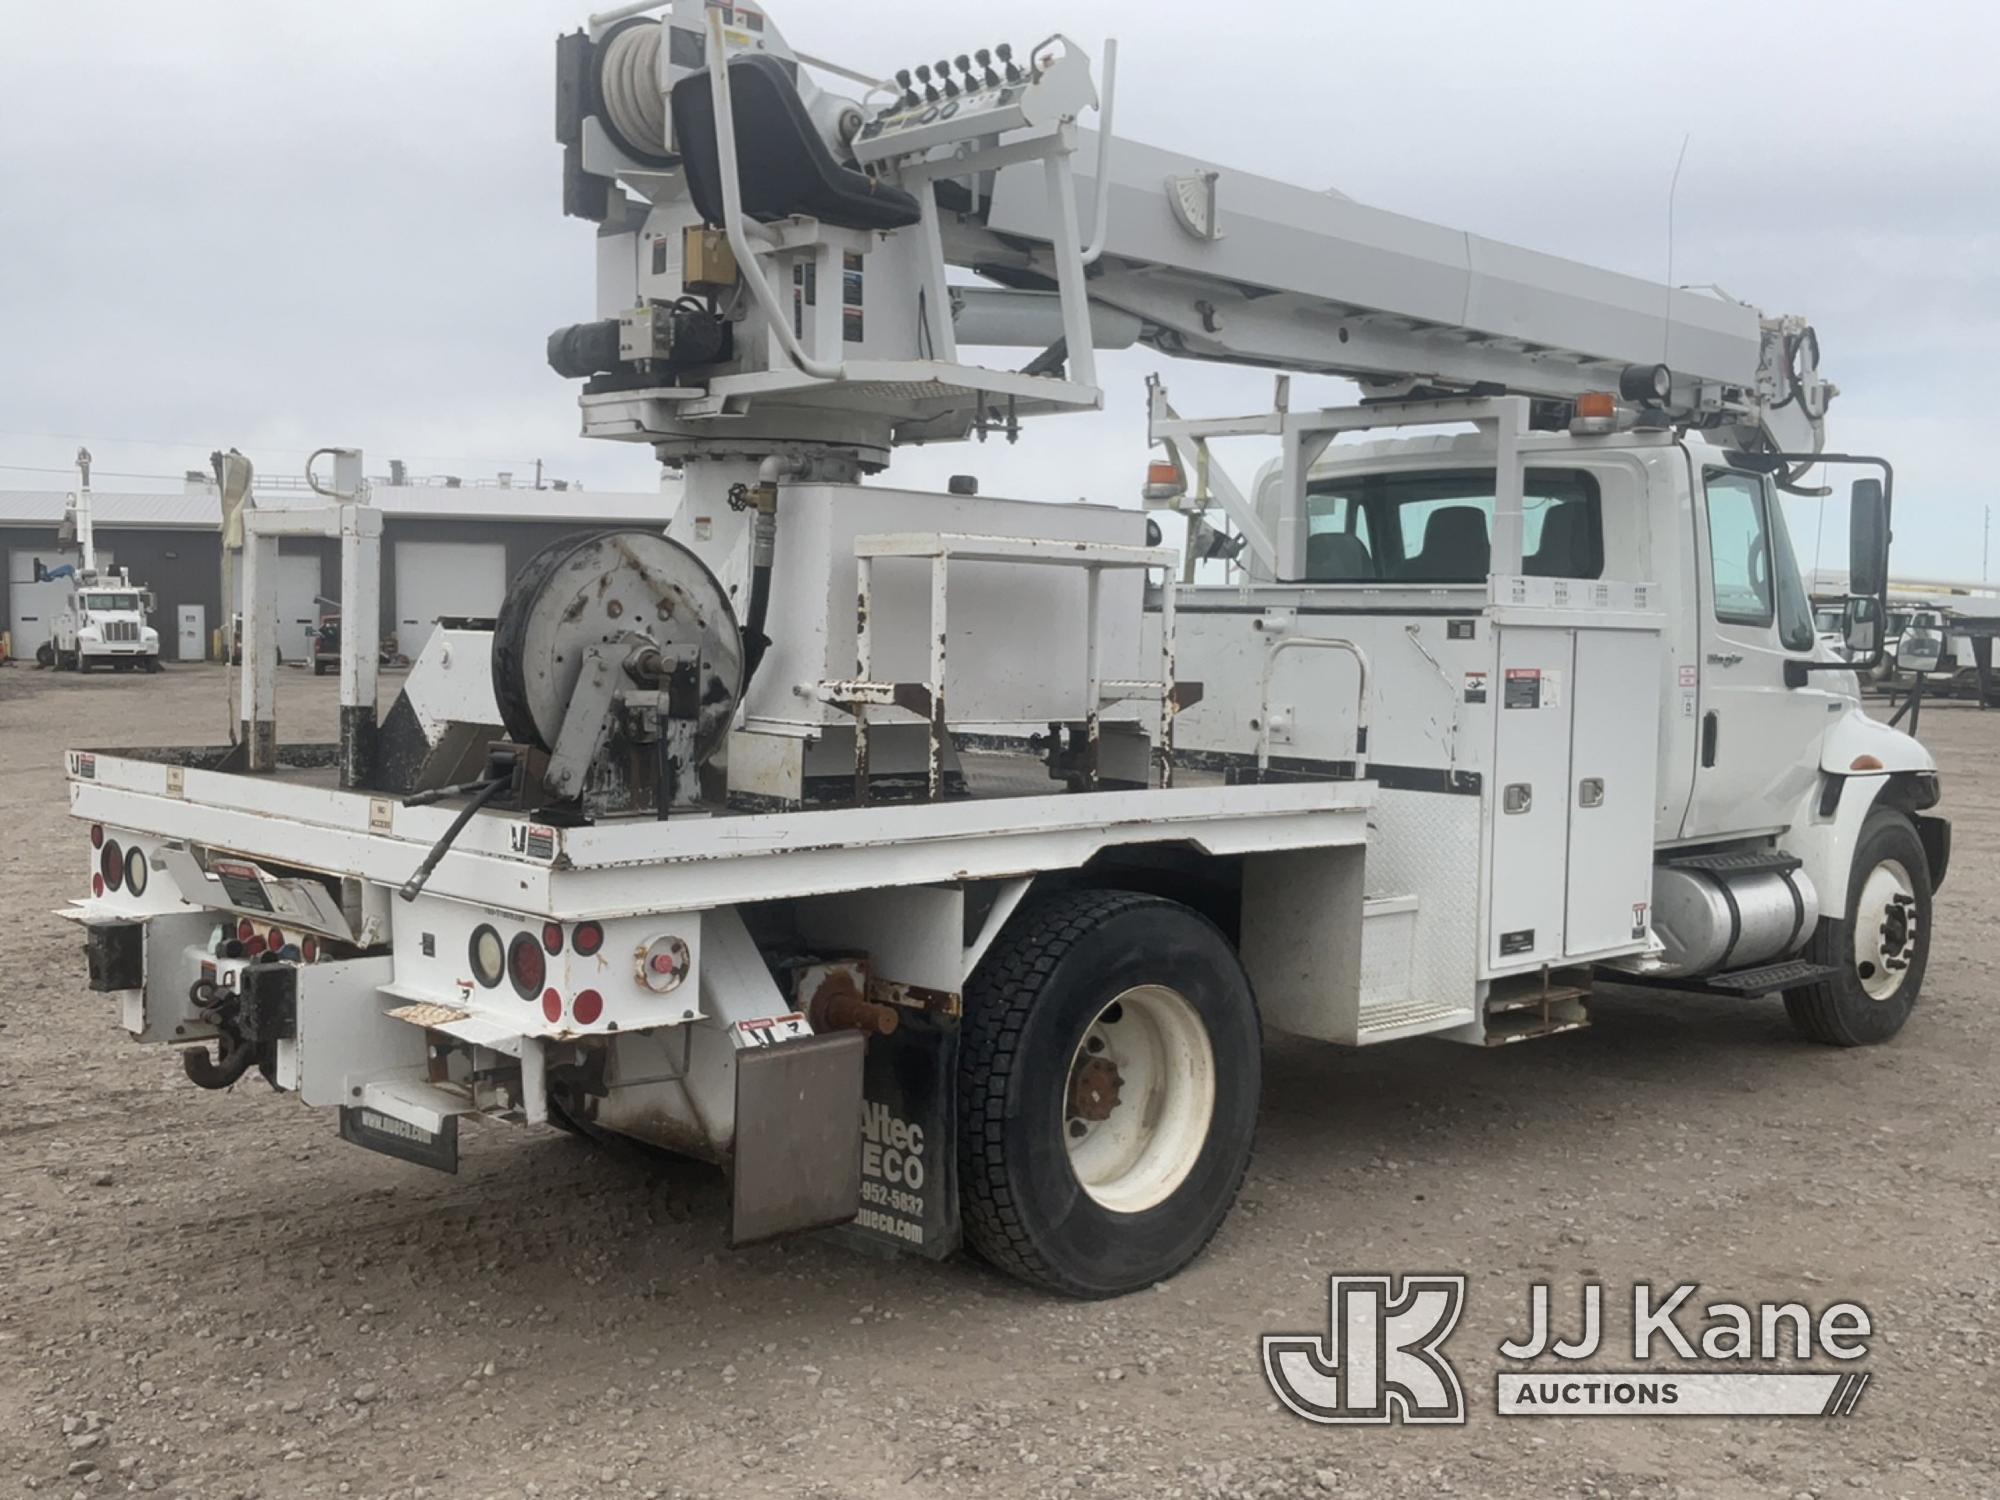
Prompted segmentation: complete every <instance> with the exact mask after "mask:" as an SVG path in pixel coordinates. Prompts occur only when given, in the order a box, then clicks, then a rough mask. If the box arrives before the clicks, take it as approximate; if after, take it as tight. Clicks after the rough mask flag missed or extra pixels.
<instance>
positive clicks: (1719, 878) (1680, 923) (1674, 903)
mask: <svg viewBox="0 0 2000 1500" xmlns="http://www.w3.org/2000/svg"><path fill="white" fill-rule="evenodd" d="M1731 858H1732V856H1727V855H1723V856H1697V857H1696V858H1695V859H1693V860H1690V861H1685V862H1675V863H1672V864H1664V865H1659V866H1656V867H1655V868H1654V870H1653V933H1654V935H1655V936H1656V937H1658V938H1659V940H1660V942H1661V943H1662V945H1664V947H1665V950H1666V951H1665V952H1664V953H1663V954H1662V955H1661V958H1662V961H1663V962H1664V963H1665V964H1666V965H1667V971H1668V972H1671V973H1675V974H1689V975H1694V974H1715V973H1720V972H1723V971H1725V970H1729V969H1746V968H1750V967H1752V966H1754V965H1756V964H1762V963H1770V962H1773V961H1774V960H1777V959H1780V958H1786V957H1789V956H1790V955H1791V954H1794V953H1796V952H1798V951H1799V949H1800V948H1802V947H1804V946H1805V943H1806V940H1807V939H1808V938H1810V937H1811V936H1812V932H1813V928H1814V927H1815V926H1816V925H1818V922H1819V893H1818V892H1817V891H1815V890H1814V889H1813V883H1812V881H1811V880H1810V879H1809V878H1807V876H1806V872H1805V871H1804V870H1802V869H1798V868H1796V867H1787V862H1786V861H1784V859H1783V858H1782V857H1781V856H1779V857H1771V856H1765V857H1762V860H1761V866H1760V867H1752V868H1748V869H1731V868H1728V867H1727V862H1728V861H1729V859H1731ZM1704 860H1706V861H1708V862H1707V863H1704V862H1703V861H1704Z"/></svg>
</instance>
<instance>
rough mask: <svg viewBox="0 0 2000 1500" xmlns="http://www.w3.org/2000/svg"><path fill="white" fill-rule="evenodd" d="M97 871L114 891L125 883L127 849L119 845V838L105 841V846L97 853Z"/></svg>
mask: <svg viewBox="0 0 2000 1500" xmlns="http://www.w3.org/2000/svg"><path fill="white" fill-rule="evenodd" d="M97 871H98V873H99V874H100V875H102V876H103V877H104V883H105V884H106V885H107V886H109V887H110V888H111V889H112V890H114V891H115V890H117V889H118V887H120V886H121V885H123V884H124V883H125V851H124V850H123V849H120V848H119V847H118V840H116V839H106V840H105V841H104V847H103V849H101V850H100V851H99V852H98V855H97Z"/></svg>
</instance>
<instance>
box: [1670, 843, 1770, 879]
mask: <svg viewBox="0 0 2000 1500" xmlns="http://www.w3.org/2000/svg"><path fill="white" fill-rule="evenodd" d="M1665 863H1666V865H1667V868H1668V869H1671V870H1702V871H1705V872H1706V873H1708V874H1711V875H1753V874H1762V873H1764V872H1765V871H1769V872H1771V873H1774V874H1786V873H1789V872H1790V871H1793V870H1796V869H1798V868H1799V866H1800V863H1801V861H1800V860H1799V859H1798V858H1797V856H1795V855H1791V854H1785V853H1783V852H1781V851H1780V850H1777V849H1732V850H1725V851H1723V852H1721V853H1718V854H1683V855H1681V856H1680V857H1679V858H1678V859H1669V860H1667V861H1665Z"/></svg>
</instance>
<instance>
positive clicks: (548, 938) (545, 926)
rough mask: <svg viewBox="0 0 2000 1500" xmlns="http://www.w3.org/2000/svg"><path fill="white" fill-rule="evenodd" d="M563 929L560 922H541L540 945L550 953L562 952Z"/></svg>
mask: <svg viewBox="0 0 2000 1500" xmlns="http://www.w3.org/2000/svg"><path fill="white" fill-rule="evenodd" d="M562 945H563V931H562V923H560V922H544V923H542V946H543V947H544V948H546V949H548V951H549V952H551V953H560V952H562Z"/></svg>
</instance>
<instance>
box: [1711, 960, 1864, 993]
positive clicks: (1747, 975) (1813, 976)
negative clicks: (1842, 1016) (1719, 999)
mask: <svg viewBox="0 0 2000 1500" xmlns="http://www.w3.org/2000/svg"><path fill="white" fill-rule="evenodd" d="M1838 972H1839V971H1838V970H1837V969H1832V968H1829V967H1828V966H1827V965H1825V964H1816V963H1811V962H1808V961H1807V960H1806V959H1803V958H1793V959H1787V960H1786V961H1785V962H1784V963H1779V964H1765V965H1764V966H1763V967H1762V968H1757V969H1738V970H1737V971H1736V972H1735V973H1733V974H1710V975H1708V976H1707V977H1706V978H1705V979H1703V980H1702V983H1703V985H1705V986H1706V987H1707V988H1709V989H1711V990H1726V991H1727V992H1729V993H1730V994H1732V995H1770V994H1775V993H1776V992H1777V991H1779V990H1790V989H1796V988H1798V987H1799V986H1800V985H1802V984H1817V983H1818V982H1819V981H1820V980H1822V979H1830V978H1832V977H1833V975H1835V974H1836V973H1838Z"/></svg>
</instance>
